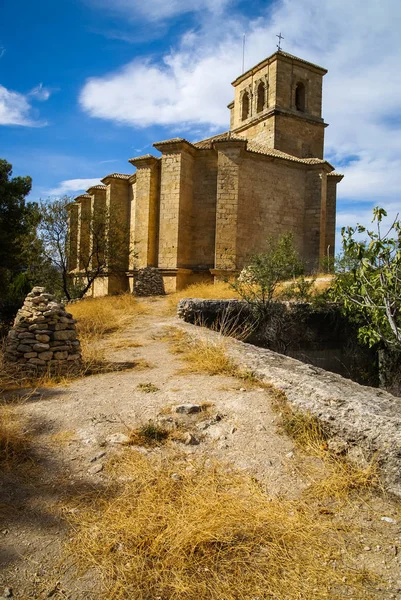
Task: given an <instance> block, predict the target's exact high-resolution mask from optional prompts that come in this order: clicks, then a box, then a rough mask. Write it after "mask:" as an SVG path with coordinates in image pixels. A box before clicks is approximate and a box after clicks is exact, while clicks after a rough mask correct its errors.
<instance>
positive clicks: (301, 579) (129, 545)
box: [69, 452, 373, 600]
mask: <svg viewBox="0 0 401 600" xmlns="http://www.w3.org/2000/svg"><path fill="white" fill-rule="evenodd" d="M188 466H189V465H188V463H187V462H186V461H185V460H181V459H180V457H179V456H171V457H170V458H168V459H167V458H165V459H160V458H155V457H154V458H153V459H150V458H147V457H143V456H142V455H139V454H138V453H133V452H130V453H129V454H128V453H127V454H126V455H124V456H122V457H120V458H119V459H116V460H115V462H114V464H112V465H111V471H112V475H113V476H114V477H115V478H119V479H120V481H121V480H123V481H124V483H123V484H121V485H120V487H119V488H118V489H115V490H114V491H111V490H109V492H108V495H107V494H106V495H103V496H100V497H99V498H98V500H97V502H96V504H95V505H93V503H92V504H91V505H90V506H89V507H85V505H84V504H83V506H82V507H80V511H79V513H77V514H73V515H72V516H70V520H71V521H72V526H73V529H74V535H73V538H72V541H71V543H70V546H69V553H70V555H71V556H72V557H74V560H75V561H76V565H77V567H78V568H79V570H80V571H82V572H85V571H87V570H89V569H95V571H96V572H97V573H99V574H100V577H101V580H102V584H103V590H102V591H103V593H102V596H101V597H102V598H107V600H117V599H118V600H122V599H123V598H135V600H148V599H149V598H150V597H152V598H163V600H192V599H194V600H195V598H202V599H205V600H206V599H213V600H222V599H223V598H224V599H225V600H239V599H241V600H254V599H255V598H258V599H260V600H262V599H263V600H267V599H273V598H274V599H275V600H310V599H311V598H313V599H314V600H320V599H323V598H324V599H327V598H331V599H332V600H337V599H340V598H344V597H351V596H352V598H354V599H360V598H364V599H365V600H366V599H368V598H372V597H373V596H372V595H371V594H370V590H369V587H368V585H366V586H365V584H366V581H367V580H368V576H367V574H366V572H364V571H362V570H358V565H356V568H348V566H347V565H345V564H344V562H343V561H344V560H345V558H344V556H346V555H345V554H344V555H343V554H342V553H341V550H342V540H341V538H340V535H341V534H340V533H339V532H338V531H337V530H336V528H335V527H331V526H330V520H329V518H328V517H327V515H324V516H322V515H320V514H319V512H318V511H317V510H315V509H312V508H310V507H308V506H307V505H306V504H304V503H301V501H283V500H273V501H269V499H268V498H267V497H266V495H265V494H264V492H263V491H262V489H261V488H260V486H258V485H257V483H255V481H254V480H253V479H252V478H250V477H247V476H245V475H243V474H238V473H236V472H234V471H232V470H230V469H227V468H225V467H223V466H219V465H216V464H215V465H212V466H206V465H205V463H204V462H202V461H198V462H192V463H191V468H190V469H189V468H188ZM353 566H354V565H353ZM368 583H369V584H370V583H371V582H370V581H369V582H368Z"/></svg>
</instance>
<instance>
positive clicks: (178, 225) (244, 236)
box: [69, 50, 342, 295]
mask: <svg viewBox="0 0 401 600" xmlns="http://www.w3.org/2000/svg"><path fill="white" fill-rule="evenodd" d="M326 73H327V71H326V69H323V68H322V67H319V66H317V65H314V64H312V63H309V62H307V61H305V60H302V59H300V58H297V57H295V56H292V55H290V54H287V53H285V52H283V51H281V50H279V51H277V52H275V53H274V54H273V55H272V56H270V57H269V58H266V59H265V60H263V61H262V62H260V63H259V64H257V65H256V66H255V67H253V68H252V69H249V70H248V71H246V72H245V73H243V74H242V75H240V76H239V77H238V78H237V79H236V80H235V81H234V82H233V84H232V85H233V87H234V100H233V102H231V103H230V104H229V105H228V108H229V110H230V129H229V131H227V132H224V133H222V134H219V135H216V136H213V137H211V138H208V139H205V140H202V141H200V142H196V143H193V142H189V141H187V140H185V139H183V138H174V139H170V140H164V141H161V142H157V143H155V144H153V146H154V147H155V148H156V150H158V151H159V153H160V156H153V155H152V154H146V155H145V156H138V157H136V158H131V159H130V160H129V161H128V162H129V163H130V164H131V165H132V166H133V167H135V169H136V171H135V172H134V173H133V174H122V173H112V174H111V175H107V176H106V177H104V178H103V179H102V184H103V185H96V186H93V187H91V188H90V189H88V191H87V193H86V194H82V195H80V196H78V197H77V198H75V201H74V202H73V203H71V204H70V205H69V210H70V238H69V244H70V247H69V252H70V257H69V259H70V262H69V264H70V269H71V271H72V272H73V273H76V274H78V273H79V271H80V265H79V262H80V260H79V256H80V254H82V251H85V248H87V249H88V248H89V247H90V240H88V239H85V235H86V237H88V234H87V232H88V225H87V218H89V219H90V218H93V215H95V214H96V211H97V210H100V208H99V207H103V208H104V207H106V208H107V210H108V211H109V214H110V215H112V214H113V213H114V214H115V215H117V214H118V219H119V220H120V222H121V226H122V227H125V228H126V229H127V230H128V231H129V235H127V238H126V245H125V248H123V249H122V250H121V256H120V257H119V260H120V264H121V269H119V270H118V272H109V273H108V276H107V277H103V278H99V279H97V280H96V281H95V283H94V284H93V294H94V295H104V294H112V293H117V292H120V291H125V290H129V289H131V290H132V289H133V285H134V283H133V282H134V280H135V274H136V271H137V269H139V268H142V267H146V266H152V267H157V268H158V269H159V271H160V273H161V275H162V277H163V280H164V285H165V289H166V291H167V292H169V291H174V290H176V289H182V288H183V287H185V286H186V285H187V284H189V283H192V282H196V281H200V280H209V281H213V279H224V278H226V277H229V276H232V275H233V274H236V273H238V271H239V270H240V269H242V267H244V265H246V264H247V260H248V259H249V257H250V256H251V255H252V254H254V253H256V252H259V251H262V250H263V249H264V245H265V243H266V238H267V237H268V236H270V235H274V236H275V235H277V236H280V235H281V234H283V233H285V232H288V231H291V232H292V233H293V235H294V241H295V244H296V247H297V248H298V250H299V252H300V254H301V256H302V257H303V259H304V261H305V263H306V265H307V267H308V269H309V270H313V269H317V268H318V267H319V263H321V261H322V260H323V259H324V258H325V257H326V256H327V255H328V254H329V255H330V256H333V254H334V237H335V214H336V187H337V183H338V182H339V181H341V179H342V175H340V174H338V173H336V172H335V171H334V168H333V166H332V165H331V164H330V163H328V162H327V161H326V160H324V158H323V149H324V130H325V128H326V127H327V124H326V123H325V122H324V120H323V118H322V83H323V76H324V75H325V74H326ZM84 215H86V217H87V218H86V219H85V218H83V216H84ZM85 232H86V233H85ZM106 235H107V232H106ZM86 251H87V250H86Z"/></svg>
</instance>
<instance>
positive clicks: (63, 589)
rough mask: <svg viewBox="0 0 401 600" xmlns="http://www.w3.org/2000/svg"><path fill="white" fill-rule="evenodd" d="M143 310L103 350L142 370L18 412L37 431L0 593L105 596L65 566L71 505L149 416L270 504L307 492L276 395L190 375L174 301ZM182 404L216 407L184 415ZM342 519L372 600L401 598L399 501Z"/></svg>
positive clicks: (20, 485)
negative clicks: (373, 584) (374, 579)
mask: <svg viewBox="0 0 401 600" xmlns="http://www.w3.org/2000/svg"><path fill="white" fill-rule="evenodd" d="M144 302H147V303H149V307H150V311H149V312H148V313H147V314H144V315H140V316H138V317H137V319H136V321H135V323H134V324H133V325H132V326H131V327H130V328H128V329H127V330H126V331H125V332H124V333H123V334H120V335H114V336H113V337H111V338H109V339H108V340H105V342H104V344H105V345H106V346H107V352H108V358H109V359H111V360H113V361H115V362H127V361H133V362H136V363H137V366H136V367H134V368H132V369H129V370H125V371H122V372H112V373H107V374H103V375H96V376H91V377H86V378H83V379H80V380H75V381H73V382H71V383H69V384H68V385H65V386H56V387H49V388H46V389H38V390H35V391H34V392H32V393H30V394H28V395H26V396H25V398H24V400H23V402H22V404H21V405H20V411H21V414H22V416H23V417H24V418H25V419H26V422H27V427H28V428H29V430H30V431H31V434H32V439H33V449H32V453H33V458H34V459H35V461H34V462H35V464H34V466H29V465H28V466H27V465H24V466H21V468H20V470H19V471H18V472H17V473H15V472H9V473H5V474H3V480H2V481H1V487H0V569H1V573H0V595H1V593H3V597H14V598H19V599H28V598H29V599H33V598H38V599H39V598H70V599H72V600H81V599H84V598H85V599H88V598H97V597H99V590H100V582H99V581H97V580H96V578H93V577H92V576H91V575H90V574H86V575H84V576H82V577H78V576H77V575H76V573H75V571H74V570H73V568H71V567H69V568H67V567H66V564H65V563H64V562H61V563H60V558H61V557H62V549H63V545H64V543H65V542H66V541H67V540H68V538H69V535H70V532H69V529H68V526H67V524H66V521H65V519H64V518H63V510H64V511H68V510H73V509H68V508H65V507H68V506H71V503H72V500H73V499H74V498H76V497H79V496H81V495H82V494H93V493H94V492H96V491H99V490H102V489H104V487H105V486H107V485H108V484H109V480H108V478H109V475H108V474H107V470H106V469H105V466H106V464H107V461H108V460H109V459H110V458H111V457H112V456H113V455H115V453H118V452H120V449H121V442H124V440H125V439H126V436H127V435H128V434H129V432H130V430H132V429H135V428H137V427H139V426H141V425H144V424H146V423H148V422H149V420H152V421H158V422H159V423H162V424H164V425H165V426H167V427H168V426H169V423H170V424H171V422H172V420H173V421H174V420H178V421H180V420H181V422H182V423H183V424H185V428H186V430H188V431H190V435H187V437H186V438H185V439H184V440H183V441H181V442H178V441H177V442H176V443H177V444H179V445H180V448H181V450H182V451H183V452H184V453H187V454H188V455H189V456H190V455H198V454H201V455H204V456H207V457H208V458H209V457H210V458H216V459H218V460H219V461H222V462H225V463H227V462H229V463H231V464H233V465H234V466H235V468H237V469H240V470H244V471H246V472H249V473H251V474H253V475H254V476H255V477H256V478H257V479H258V480H259V481H260V482H261V484H262V485H263V486H264V488H265V489H266V491H267V493H268V494H269V495H270V496H271V497H281V496H284V497H289V496H290V497H297V496H298V495H299V494H301V493H302V490H304V489H305V488H306V487H307V486H308V485H309V479H308V476H307V475H306V473H307V472H308V470H307V469H305V468H304V467H305V465H307V463H308V461H310V460H311V459H310V458H308V457H306V456H303V455H302V453H301V452H300V451H299V450H298V449H297V447H296V446H295V445H294V443H293V441H292V440H291V439H290V438H288V437H287V436H286V435H283V433H282V432H281V431H279V429H278V419H279V416H278V415H277V414H276V413H275V412H274V410H273V408H272V403H271V397H270V396H269V393H268V391H266V390H265V389H264V388H263V387H257V386H248V385H246V384H244V383H243V382H241V381H240V380H238V379H236V378H235V377H227V376H219V375H215V376H209V375H206V374H191V373H183V372H182V367H183V361H182V357H181V356H180V355H179V354H178V355H176V354H173V353H171V352H170V349H169V341H168V336H167V333H168V331H169V330H170V331H171V328H172V327H177V326H179V327H180V326H181V325H180V323H179V322H178V320H177V319H176V318H175V317H173V316H169V315H168V313H167V311H166V300H164V299H161V300H157V301H150V300H144ZM184 327H185V328H186V329H187V330H188V329H190V328H191V327H192V326H188V325H184ZM294 385H296V381H294ZM181 405H198V406H202V405H205V406H207V407H208V409H207V412H195V413H192V414H187V413H188V410H187V409H185V408H183V409H181V410H182V411H183V412H177V407H179V406H181ZM189 412H190V413H191V411H189ZM132 451H133V452H134V451H135V452H137V451H141V452H144V453H146V452H152V453H162V452H163V451H164V450H163V448H155V449H143V448H142V449H141V448H139V449H137V448H135V449H133V450H132ZM321 468H322V469H324V465H321ZM339 517H341V519H343V521H344V522H351V523H352V524H353V526H354V536H355V540H354V541H355V542H356V546H357V549H358V551H357V560H358V561H359V564H360V566H361V567H362V566H366V567H367V568H370V569H372V570H373V571H375V572H376V573H377V574H378V575H379V576H380V577H381V578H382V583H380V585H377V588H376V590H375V591H374V597H375V598H376V597H377V598H378V599H379V598H380V599H401V554H399V552H398V549H399V548H400V552H401V518H400V517H401V514H400V510H399V505H398V504H397V503H396V502H395V501H393V500H391V499H390V498H388V497H385V496H384V495H382V494H370V495H369V496H368V497H364V498H363V499H355V500H354V501H353V502H352V503H350V504H349V505H348V506H347V507H344V508H343V509H342V514H341V515H339Z"/></svg>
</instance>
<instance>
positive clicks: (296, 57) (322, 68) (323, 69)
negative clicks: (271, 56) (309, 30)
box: [277, 50, 327, 73]
mask: <svg viewBox="0 0 401 600" xmlns="http://www.w3.org/2000/svg"><path fill="white" fill-rule="evenodd" d="M277 54H281V56H286V57H287V58H291V59H293V60H298V61H299V62H302V63H305V64H306V65H310V66H311V67H315V68H316V69H321V70H322V71H326V73H327V69H325V68H324V67H321V66H320V65H317V64H316V63H312V62H309V60H304V59H303V58H299V56H294V55H293V54H289V53H288V52H283V50H278V52H277Z"/></svg>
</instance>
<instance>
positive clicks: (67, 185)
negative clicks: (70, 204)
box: [44, 179, 100, 196]
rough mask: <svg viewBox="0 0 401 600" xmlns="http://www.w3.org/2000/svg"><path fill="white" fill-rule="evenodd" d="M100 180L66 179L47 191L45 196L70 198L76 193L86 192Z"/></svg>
mask: <svg viewBox="0 0 401 600" xmlns="http://www.w3.org/2000/svg"><path fill="white" fill-rule="evenodd" d="M99 183H100V179H66V180H65V181H61V182H60V183H59V184H58V186H57V187H55V188H53V189H51V190H47V192H45V194H44V195H47V196H70V195H76V194H77V193H78V192H86V190H87V189H89V188H90V187H92V186H93V185H98V184H99Z"/></svg>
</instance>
